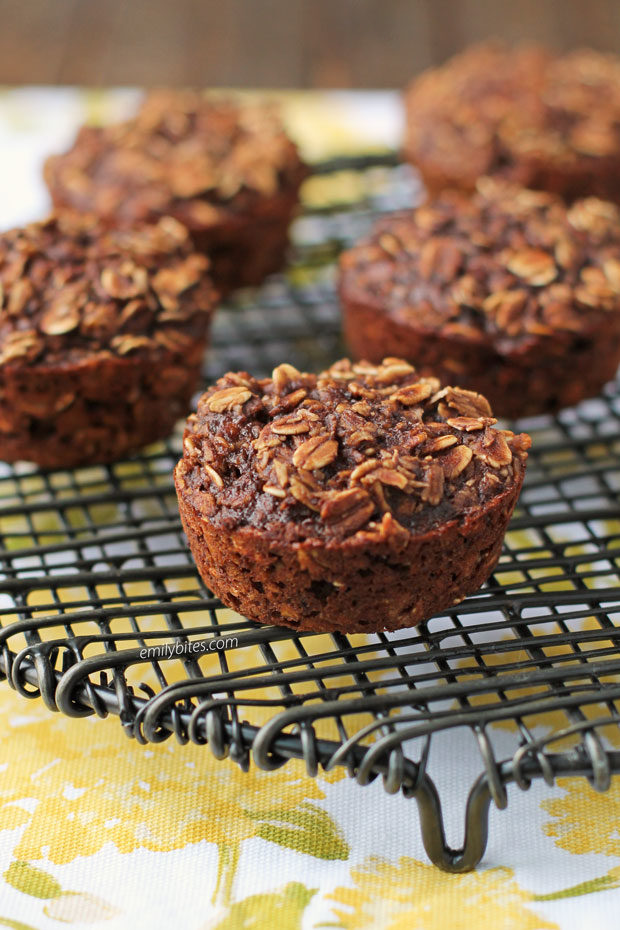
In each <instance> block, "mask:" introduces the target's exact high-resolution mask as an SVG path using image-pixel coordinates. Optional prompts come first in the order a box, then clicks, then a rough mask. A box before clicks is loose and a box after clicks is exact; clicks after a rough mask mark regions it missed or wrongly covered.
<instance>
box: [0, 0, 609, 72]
mask: <svg viewBox="0 0 620 930" xmlns="http://www.w3.org/2000/svg"><path fill="white" fill-rule="evenodd" d="M493 35H499V36H503V37H506V38H508V39H523V38H529V39H537V40H539V41H543V42H547V43H550V44H551V45H553V46H555V47H558V48H570V47H572V46H575V45H593V46H595V47H597V48H603V49H610V50H613V51H619V52H620V0H215V2H214V0H0V83H4V84H22V83H24V84H33V83H41V84H59V83H60V84H85V85H119V84H121V85H127V84H139V85H149V84H158V83H160V84H161V83H166V84H174V85H179V84H190V85H197V86H198V85H201V86H207V85H219V86H258V87H398V86H400V85H402V84H403V83H404V82H406V81H407V79H408V78H409V77H410V76H411V75H412V74H414V73H415V72H417V71H420V70H421V69H423V68H425V67H428V65H430V64H433V63H435V62H440V61H442V60H443V59H445V58H446V57H447V56H448V55H450V54H451V53H453V52H454V51H456V50H457V49H459V48H461V47H462V46H464V45H466V44H467V43H468V42H471V41H474V40H478V39H481V38H484V37H489V36H493Z"/></svg>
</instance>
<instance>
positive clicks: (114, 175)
mask: <svg viewBox="0 0 620 930" xmlns="http://www.w3.org/2000/svg"><path fill="white" fill-rule="evenodd" d="M44 174H45V179H46V182H47V185H48V187H49V190H50V193H51V196H52V199H53V202H54V204H55V205H56V206H57V207H69V208H71V209H74V210H78V211H81V212H89V213H93V214H95V215H97V216H98V217H100V218H102V219H104V220H106V221H107V222H110V223H112V224H114V225H116V226H118V225H133V224H134V223H135V222H137V221H144V220H153V219H156V218H158V217H160V216H164V215H165V216H172V217H174V218H175V219H177V220H179V221H180V222H181V223H183V224H184V225H185V226H186V227H187V228H188V229H189V231H190V234H191V236H192V239H193V242H194V247H195V249H196V250H197V251H199V252H203V253H205V254H207V255H208V256H209V257H210V259H211V272H212V277H213V280H214V282H215V284H216V286H217V287H218V289H219V290H220V291H221V292H225V291H229V290H231V289H233V288H235V287H241V286H245V285H254V284H259V283H260V282H261V281H262V280H263V279H264V278H265V276H266V275H268V274H270V273H271V272H273V271H276V270H278V269H279V268H280V267H281V266H282V264H283V263H284V260H285V253H286V249H287V246H288V227H289V224H290V221H291V219H292V217H293V216H294V214H295V211H296V208H297V204H298V192H299V187H300V184H301V182H302V180H303V179H304V177H305V176H306V174H307V169H306V167H305V165H304V164H303V163H302V161H301V159H300V157H299V154H298V152H297V149H296V147H295V145H294V144H293V142H292V141H291V140H290V139H289V138H288V136H287V135H286V133H285V132H284V129H283V127H282V124H281V121H280V119H279V118H278V115H277V112H276V111H275V110H274V108H273V107H272V106H270V105H268V104H257V103H240V102H235V101H233V100H231V99H225V98H216V97H213V96H206V95H205V94H202V93H198V92H196V91H189V90H180V91H179V90H177V91H173V90H158V91H153V92H151V93H150V94H148V95H147V97H146V98H145V100H144V102H143V104H142V106H141V108H140V109H139V111H138V113H137V114H136V116H135V117H134V118H133V119H130V120H127V121H125V122H123V123H119V124H115V125H111V126H106V127H103V128H100V127H88V126H87V127H83V128H82V129H81V130H80V132H79V134H78V136H77V138H76V140H75V143H74V145H73V146H72V148H71V149H69V151H68V152H66V153H64V154H62V155H56V156H52V157H51V158H49V159H48V160H47V162H46V165H45V171H44Z"/></svg>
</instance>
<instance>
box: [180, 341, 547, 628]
mask: <svg viewBox="0 0 620 930" xmlns="http://www.w3.org/2000/svg"><path fill="white" fill-rule="evenodd" d="M495 422H496V421H495V419H494V418H493V416H492V415H491V409H490V407H489V404H488V403H487V401H486V400H485V398H484V397H481V396H480V395H478V394H475V393H472V392H468V391H463V390H461V389H459V388H444V389H443V390H440V389H439V382H438V381H437V379H435V378H421V377H420V375H419V374H418V373H417V372H416V371H415V370H414V368H413V367H412V366H411V365H409V364H407V363H406V362H403V361H402V360H401V359H395V358H386V359H384V360H383V362H382V364H381V365H378V366H373V365H370V364H369V363H366V362H363V363H360V364H352V363H351V362H349V361H347V360H343V361H341V362H338V363H336V364H335V365H333V366H332V367H331V368H330V369H328V370H327V371H325V372H322V373H321V374H319V375H312V374H302V373H300V372H299V371H297V370H296V369H295V368H293V367H292V366H291V365H286V364H284V365H280V366H279V367H278V368H276V369H275V370H274V372H273V377H272V378H266V379H263V380H260V381H258V380H256V379H255V378H253V377H252V376H251V375H249V374H247V373H245V372H240V373H236V374H235V373H230V374H227V375H225V376H224V377H223V378H221V379H220V380H219V381H218V382H217V384H215V385H214V386H213V387H211V388H210V389H209V390H208V391H207V392H206V393H205V394H203V396H202V397H201V399H200V401H199V403H198V411H197V413H195V414H193V415H192V416H190V418H189V420H188V423H187V429H186V432H185V437H184V444H183V446H184V451H183V458H182V459H181V461H180V462H179V463H178V465H177V467H176V470H175V483H176V489H177V495H178V498H179V507H180V512H181V519H182V521H183V526H184V528H185V532H186V534H187V538H188V541H189V545H190V548H191V551H192V554H193V556H194V559H195V561H196V564H197V566H198V570H199V572H200V574H201V576H202V577H203V579H204V581H205V583H206V584H207V585H208V587H209V588H210V589H211V590H212V591H213V592H214V593H215V594H216V595H217V596H218V597H220V598H221V600H222V601H223V602H224V603H225V604H226V605H228V606H229V607H232V608H234V609H236V610H238V611H240V612H241V613H243V614H245V616H247V617H249V618H250V619H251V620H256V621H258V622H260V623H276V624H285V625H287V626H292V627H296V628H297V629H308V630H346V631H353V630H358V631H361V630H365V631H370V630H380V629H397V628H399V627H404V626H411V625H414V624H416V623H419V622H420V621H422V620H424V619H426V618H428V617H430V616H431V615H433V614H435V613H438V612H440V611H442V610H443V609H445V608H447V607H449V606H450V605H452V604H454V603H455V602H458V601H459V600H461V599H462V598H463V597H464V596H465V595H466V594H470V593H473V592H474V591H476V590H477V589H478V588H479V587H480V585H481V584H482V583H483V582H484V581H485V580H486V579H487V578H488V576H489V574H490V572H491V571H492V570H493V568H494V566H495V564H496V562H497V560H498V558H499V555H500V551H501V546H502V539H503V536H504V532H505V529H506V526H507V523H508V520H509V519H510V516H511V514H512V511H513V508H514V506H515V503H516V500H517V497H518V495H519V491H520V488H521V484H522V481H523V475H524V470H525V460H526V458H527V452H526V450H527V449H528V448H529V445H530V439H529V436H527V435H525V434H521V435H519V436H515V435H514V433H512V432H509V431H506V430H498V429H495V428H494V424H495Z"/></svg>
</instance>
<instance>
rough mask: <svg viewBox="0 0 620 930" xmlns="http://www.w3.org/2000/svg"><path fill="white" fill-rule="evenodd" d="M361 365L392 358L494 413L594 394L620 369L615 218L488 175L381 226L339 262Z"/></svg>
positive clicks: (609, 207)
mask: <svg viewBox="0 0 620 930" xmlns="http://www.w3.org/2000/svg"><path fill="white" fill-rule="evenodd" d="M339 289H340V296H341V301H342V306H343V313H344V325H345V332H346V338H347V341H348V344H349V346H350V348H351V351H352V353H353V354H354V356H356V357H357V358H369V359H370V360H371V361H375V362H376V361H379V360H380V359H381V358H383V356H384V355H393V354H396V353H397V352H398V354H400V355H402V356H403V357H405V358H407V359H409V361H411V362H413V363H414V364H415V365H417V366H418V368H419V369H420V370H421V371H422V373H424V374H427V373H432V374H434V375H436V376H437V377H439V378H440V379H441V381H442V382H443V383H444V384H451V383H456V384H459V385H460V386H461V387H465V388H468V389H470V390H474V391H478V392H480V393H481V394H484V395H485V396H486V397H488V398H489V400H490V402H491V404H492V405H493V410H494V412H495V413H496V414H497V415H498V416H506V417H517V416H524V415H530V414H538V413H543V412H552V411H556V410H559V409H560V408H561V407H566V406H569V405H571V404H575V403H577V402H578V401H580V400H582V399H583V398H585V397H591V396H593V395H595V394H598V393H599V392H600V390H601V388H602V387H603V385H604V384H605V382H606V381H609V380H610V379H612V378H613V377H614V375H615V373H616V370H617V367H618V363H619V362H620V215H619V211H618V208H617V207H616V206H614V205H613V204H610V203H607V202H604V201H601V200H596V199H594V198H589V199H586V200H580V201H576V202H575V203H574V204H573V205H572V207H570V208H567V207H566V206H565V205H564V203H563V201H562V200H561V199H560V198H559V197H556V196H554V195H553V194H548V193H546V192H541V191H529V190H524V189H522V188H519V187H516V186H515V185H512V184H510V183H508V182H503V181H497V180H492V179H482V180H481V181H480V182H479V184H478V188H477V192H476V193H475V194H474V195H473V196H469V195H466V194H463V193H459V192H455V191H446V192H444V193H443V194H440V195H439V196H438V197H436V198H434V199H432V200H431V201H429V202H428V203H427V204H425V205H423V206H421V207H418V209H416V210H413V211H409V212H407V213H402V214H395V215H393V216H391V217H388V218H386V219H384V220H381V221H380V222H379V223H378V224H377V226H376V227H375V229H374V231H373V232H372V234H371V235H370V236H369V237H368V238H367V239H365V240H364V241H363V242H361V243H360V244H358V245H356V246H354V247H353V248H352V249H351V250H349V251H348V252H345V253H344V254H343V255H342V256H341V261H340V283H339Z"/></svg>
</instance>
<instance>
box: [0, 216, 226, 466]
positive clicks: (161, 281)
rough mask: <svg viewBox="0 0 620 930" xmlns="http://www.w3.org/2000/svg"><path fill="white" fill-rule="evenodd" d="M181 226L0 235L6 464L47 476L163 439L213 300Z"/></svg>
mask: <svg viewBox="0 0 620 930" xmlns="http://www.w3.org/2000/svg"><path fill="white" fill-rule="evenodd" d="M207 269H208V260H207V259H206V258H205V256H204V255H199V254H197V253H195V252H194V251H193V250H192V247H191V240H190V238H189V235H188V233H187V230H186V229H185V228H184V227H183V226H182V225H181V224H180V223H179V222H178V221H177V220H175V219H172V218H170V217H167V218H162V219H161V220H159V221H158V223H157V224H155V225H150V226H142V227H136V228H135V229H133V230H131V231H126V232H105V231H102V230H98V229H97V227H96V225H95V224H94V221H93V219H92V217H91V218H88V217H86V216H77V215H73V216H71V215H69V214H64V215H61V216H52V217H50V218H49V219H48V220H46V221H45V222H42V223H33V224H32V225H30V226H26V227H25V228H23V229H13V230H11V231H10V232H6V233H3V234H1V235H0V458H1V459H4V460H5V461H8V462H13V461H16V460H17V459H26V460H28V461H31V462H36V463H37V464H38V465H41V466H43V467H46V468H58V467H68V466H73V465H80V464H84V463H93V462H108V461H113V460H115V459H118V458H121V457H122V456H124V455H126V454H127V453H129V452H132V451H133V450H135V449H138V448H140V446H143V445H145V444H146V443H149V442H152V441H153V440H155V439H158V438H160V437H163V436H166V435H167V434H168V433H169V432H170V430H171V429H172V427H173V425H174V423H175V421H176V420H177V419H178V418H179V417H181V416H184V415H185V414H186V413H187V410H188V408H189V405H190V400H191V396H192V394H193V392H194V391H195V390H196V389H197V387H198V384H199V378H200V366H201V360H202V356H203V353H204V350H205V347H206V343H207V337H208V329H209V322H210V318H211V313H212V310H213V307H214V302H215V296H216V295H215V291H214V289H213V286H212V284H211V281H210V279H209V277H208V274H207Z"/></svg>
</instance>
